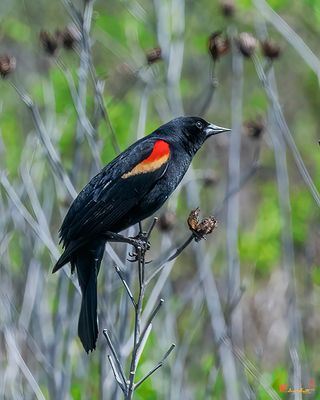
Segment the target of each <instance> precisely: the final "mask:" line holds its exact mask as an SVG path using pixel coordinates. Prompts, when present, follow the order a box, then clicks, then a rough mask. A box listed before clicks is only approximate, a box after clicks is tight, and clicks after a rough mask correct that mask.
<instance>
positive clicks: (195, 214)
mask: <svg viewBox="0 0 320 400" xmlns="http://www.w3.org/2000/svg"><path fill="white" fill-rule="evenodd" d="M199 214H200V208H199V207H197V208H196V209H195V210H192V211H191V212H190V214H189V217H188V219H187V222H188V225H189V228H190V230H191V231H196V230H197V227H198V225H199Z"/></svg>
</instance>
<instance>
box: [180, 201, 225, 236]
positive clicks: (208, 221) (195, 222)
mask: <svg viewBox="0 0 320 400" xmlns="http://www.w3.org/2000/svg"><path fill="white" fill-rule="evenodd" d="M199 214H200V209H199V208H196V209H195V210H192V211H191V212H190V214H189V217H188V220H187V222H188V225H189V229H190V230H191V231H192V233H193V234H194V236H195V240H196V241H199V240H201V239H204V237H205V236H206V235H209V234H210V233H212V232H213V230H214V229H215V228H216V227H217V225H218V223H217V221H216V219H215V218H214V217H212V216H211V217H207V218H204V219H203V220H202V221H200V220H199Z"/></svg>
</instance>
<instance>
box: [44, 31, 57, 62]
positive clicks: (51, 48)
mask: <svg viewBox="0 0 320 400" xmlns="http://www.w3.org/2000/svg"><path fill="white" fill-rule="evenodd" d="M40 42H41V44H42V47H43V50H44V51H45V52H46V53H47V54H48V55H49V56H54V55H55V53H56V51H57V49H58V46H59V40H58V37H57V34H55V35H51V34H50V33H49V32H47V31H41V32H40Z"/></svg>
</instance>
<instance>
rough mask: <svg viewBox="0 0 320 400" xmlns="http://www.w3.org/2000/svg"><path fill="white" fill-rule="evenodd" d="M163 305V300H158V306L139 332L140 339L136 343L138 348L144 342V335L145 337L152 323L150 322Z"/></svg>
mask: <svg viewBox="0 0 320 400" xmlns="http://www.w3.org/2000/svg"><path fill="white" fill-rule="evenodd" d="M163 303H164V300H163V299H160V300H159V303H158V305H157V307H156V308H155V309H154V310H153V312H152V313H151V314H150V316H149V318H148V320H147V322H146V326H145V327H144V329H143V330H142V332H141V335H140V339H139V343H138V347H139V346H141V343H142V342H143V340H144V337H145V335H146V332H147V330H148V329H149V326H150V325H151V323H152V321H153V318H154V317H155V316H156V315H157V314H158V311H159V310H160V308H161V307H162V305H163Z"/></svg>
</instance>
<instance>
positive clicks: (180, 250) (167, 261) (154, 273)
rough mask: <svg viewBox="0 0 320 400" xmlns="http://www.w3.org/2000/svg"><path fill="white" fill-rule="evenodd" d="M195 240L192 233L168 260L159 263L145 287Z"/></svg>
mask: <svg viewBox="0 0 320 400" xmlns="http://www.w3.org/2000/svg"><path fill="white" fill-rule="evenodd" d="M194 238H195V235H194V234H193V233H192V234H191V235H190V236H189V237H188V239H187V240H186V241H185V242H184V243H183V244H182V245H180V246H179V247H178V248H177V249H176V250H175V251H174V253H173V254H172V255H171V256H169V257H168V258H166V259H165V260H164V261H161V262H160V266H158V267H157V269H156V270H155V271H154V272H153V273H152V274H151V275H150V276H149V278H148V279H147V280H146V285H148V284H149V283H150V282H151V281H152V279H153V278H154V277H155V276H157V275H158V274H159V272H161V271H162V269H163V268H164V267H165V266H166V265H167V264H168V263H169V262H170V261H173V260H174V259H175V258H177V257H178V256H179V255H180V254H181V253H182V251H183V250H184V249H185V248H186V247H187V246H189V244H190V243H191V242H192V240H193V239H194Z"/></svg>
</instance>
